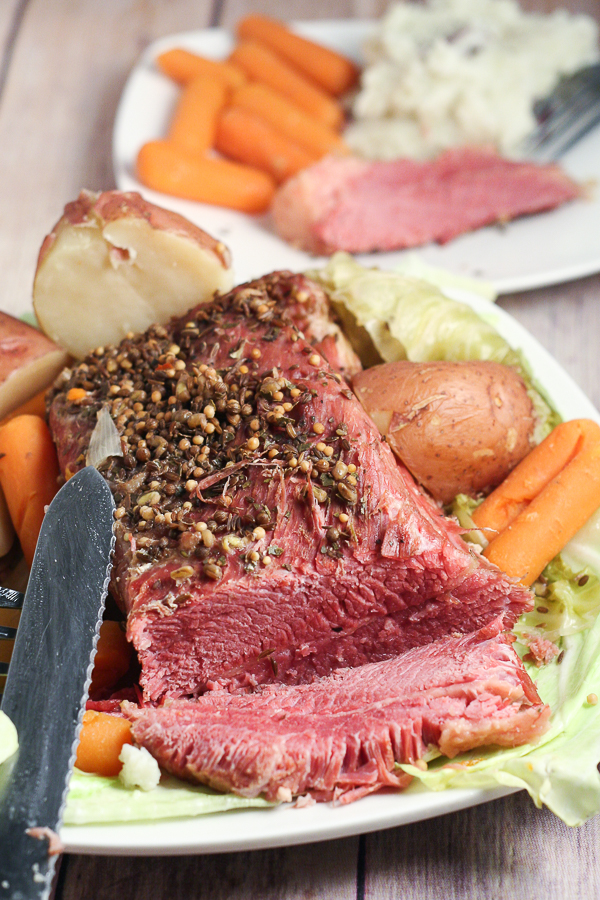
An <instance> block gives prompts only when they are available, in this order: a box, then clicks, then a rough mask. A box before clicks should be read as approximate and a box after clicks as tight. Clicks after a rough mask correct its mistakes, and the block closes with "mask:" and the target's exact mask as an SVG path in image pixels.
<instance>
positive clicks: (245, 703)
mask: <svg viewBox="0 0 600 900" xmlns="http://www.w3.org/2000/svg"><path fill="white" fill-rule="evenodd" d="M501 629H502V621H501V619H497V620H496V621H495V622H493V623H491V624H490V625H489V626H488V627H487V628H485V629H483V630H482V631H480V632H477V633H475V634H471V635H468V636H466V637H465V636H462V637H457V636H453V637H448V638H443V639H441V640H439V641H436V642H435V643H433V644H429V645H427V646H425V647H419V648H416V649H413V650H409V651H408V652H407V653H404V654H403V655H401V656H398V657H396V658H394V659H391V660H387V661H385V662H380V663H373V664H369V665H365V666H362V667H361V668H358V669H346V670H343V671H340V672H337V673H335V674H334V675H331V676H329V677H328V678H323V679H321V680H319V681H316V682H314V683H313V684H310V685H301V686H298V687H281V686H277V687H270V688H264V689H259V690H258V691H257V692H256V693H253V694H249V695H237V696H231V695H229V694H225V693H224V692H223V691H217V692H213V693H209V694H206V695H205V696H204V697H201V698H200V699H199V700H197V701H175V702H173V703H171V704H168V705H166V706H164V707H160V708H151V707H146V708H141V709H138V708H137V707H133V706H128V707H127V709H126V710H125V714H126V715H127V716H128V717H129V718H130V719H131V720H132V722H133V737H134V740H135V742H136V743H138V744H140V745H142V746H144V747H146V748H147V749H148V750H149V751H150V752H151V753H152V755H153V756H155V757H156V759H157V760H158V762H159V763H160V764H161V765H162V766H164V767H165V768H166V769H168V770H169V771H170V772H172V773H173V774H175V775H177V776H179V777H182V778H187V779H189V780H192V781H199V782H202V783H204V784H209V785H211V786H212V787H214V788H217V789H219V790H226V791H234V792H235V793H238V794H241V795H242V796H246V797H256V796H258V795H259V794H264V795H265V796H266V797H267V798H268V799H270V800H276V799H280V800H287V799H291V797H292V796H294V795H298V794H302V793H304V792H306V791H309V792H311V793H313V794H314V795H315V796H316V797H317V798H318V799H330V798H335V799H339V798H341V799H342V802H344V801H345V802H348V801H350V800H355V799H357V798H358V797H360V796H364V794H366V793H371V792H373V791H376V790H378V789H380V788H382V787H397V788H402V787H404V786H406V784H407V783H408V782H409V781H410V778H408V777H407V776H406V774H405V773H403V772H402V770H395V767H394V763H415V762H416V761H418V760H420V759H422V758H423V756H424V754H425V752H426V751H427V750H428V748H430V747H431V746H434V747H436V748H439V750H440V751H441V752H442V754H444V755H445V756H447V757H450V758H452V757H454V756H456V755H457V754H458V753H461V752H464V751H466V750H471V749H473V748H475V747H481V746H487V745H496V746H502V747H514V746H518V745H520V744H524V743H528V742H529V741H535V740H536V739H537V738H538V737H539V736H540V735H541V734H543V732H544V731H545V730H546V728H547V724H548V719H549V716H550V709H549V707H548V706H546V705H544V704H543V703H542V701H541V700H540V698H539V696H538V694H537V692H536V689H535V686H534V684H533V682H532V681H531V679H530V678H529V676H528V675H527V673H526V671H525V669H524V667H523V664H522V663H521V661H520V659H519V657H518V656H517V654H516V653H515V651H514V650H513V648H512V647H511V644H510V638H509V637H508V636H506V635H503V634H501V633H500V632H501Z"/></svg>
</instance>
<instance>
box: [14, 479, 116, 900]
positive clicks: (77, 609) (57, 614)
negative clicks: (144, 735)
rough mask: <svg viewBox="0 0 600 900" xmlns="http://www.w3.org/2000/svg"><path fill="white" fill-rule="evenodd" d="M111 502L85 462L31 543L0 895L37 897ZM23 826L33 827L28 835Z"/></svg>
mask: <svg viewBox="0 0 600 900" xmlns="http://www.w3.org/2000/svg"><path fill="white" fill-rule="evenodd" d="M113 511H114V501H113V498H112V494H111V492H110V489H109V487H108V485H107V483H106V481H105V480H104V478H103V477H102V476H101V475H100V474H99V473H98V472H97V471H96V469H94V468H92V467H91V466H88V467H87V468H85V469H82V470H81V471H80V472H78V473H77V474H76V475H74V476H73V477H72V478H71V479H69V481H67V483H66V484H65V485H64V487H62V488H61V489H60V491H59V492H58V494H57V495H56V497H55V498H54V500H53V501H52V503H51V504H50V506H49V508H48V510H47V512H46V515H45V516H44V520H43V523H42V529H41V532H40V536H39V539H38V543H37V547H36V551H35V556H34V560H33V563H32V567H31V573H30V576H29V581H28V585H27V590H26V592H25V599H24V602H23V611H22V613H21V618H20V621H19V626H18V629H17V635H16V639H15V646H14V650H13V654H12V658H11V661H10V666H9V670H8V678H7V681H6V687H5V690H4V695H3V698H2V706H1V709H2V711H3V712H5V713H6V714H7V715H8V716H9V718H10V719H12V721H13V723H14V725H15V726H16V729H17V733H18V736H19V749H18V751H17V752H16V753H15V754H14V756H13V757H12V758H11V760H8V761H7V762H6V763H4V765H2V766H0V898H2V900H34V898H35V900H44V898H47V897H48V896H49V893H50V889H51V884H52V878H53V874H54V868H55V864H56V858H57V857H56V855H54V854H51V853H49V850H53V848H52V847H51V846H50V839H51V838H52V835H53V834H57V833H58V830H59V828H60V824H61V820H62V813H63V808H64V805H65V801H66V796H67V789H68V784H69V780H70V777H71V772H72V769H73V765H74V762H75V753H76V749H77V741H78V739H79V731H80V729H81V722H82V718H83V711H84V707H85V701H86V698H87V692H88V688H89V684H90V678H91V672H92V665H93V659H94V656H95V653H96V643H97V639H98V631H99V628H100V623H101V620H102V613H103V611H104V603H105V600H106V594H107V590H108V581H109V576H110V558H111V553H112V549H113V544H114V537H113ZM32 829H33V832H32Z"/></svg>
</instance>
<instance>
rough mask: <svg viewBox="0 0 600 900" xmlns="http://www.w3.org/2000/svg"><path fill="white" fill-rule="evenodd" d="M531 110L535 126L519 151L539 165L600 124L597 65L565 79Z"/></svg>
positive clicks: (599, 70) (551, 158) (598, 73)
mask: <svg viewBox="0 0 600 900" xmlns="http://www.w3.org/2000/svg"><path fill="white" fill-rule="evenodd" d="M534 111H535V114H536V117H537V119H538V126H537V128H536V129H535V131H533V132H532V133H531V134H530V135H529V136H528V137H527V138H526V139H525V140H524V141H523V142H522V144H521V147H520V148H519V149H520V152H521V153H522V154H523V155H524V156H527V157H529V158H531V159H534V160H536V161H538V162H547V161H550V160H553V159H557V158H558V157H559V156H560V155H561V154H562V153H564V151H565V150H567V149H568V148H569V147H571V146H572V145H573V144H574V143H575V141H577V140H578V139H579V138H580V137H582V136H583V135H584V134H586V132H588V131H589V130H590V129H591V128H592V127H593V126H594V125H595V124H596V123H597V122H598V121H600V64H595V65H592V66H587V67H586V68H585V69H581V70H580V71H579V72H577V73H575V75H572V76H571V77H569V78H565V79H564V80H563V81H562V82H561V83H560V84H559V85H558V87H557V88H556V89H555V90H554V91H553V92H552V94H550V96H548V97H546V98H545V99H544V100H540V101H538V102H537V103H536V105H535V107H534Z"/></svg>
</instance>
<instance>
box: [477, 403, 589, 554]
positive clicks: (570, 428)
mask: <svg viewBox="0 0 600 900" xmlns="http://www.w3.org/2000/svg"><path fill="white" fill-rule="evenodd" d="M598 442H600V425H597V424H596V422H593V421H592V420H591V419H572V420H571V421H569V422H562V423H561V424H560V425H558V426H557V427H556V428H555V429H554V430H553V431H551V432H550V434H549V435H548V437H547V438H546V439H545V440H543V441H542V443H541V444H538V446H537V447H534V449H533V450H532V451H531V452H530V453H528V454H527V456H526V457H525V458H524V459H523V460H521V462H520V463H519V465H518V466H517V467H516V468H515V469H513V471H512V472H511V473H510V475H508V476H507V477H506V478H505V479H504V481H503V482H502V484H500V485H499V486H498V487H497V488H496V490H495V491H493V492H492V493H491V494H490V495H489V496H488V497H486V499H485V500H484V501H483V503H482V504H481V505H480V506H478V507H477V509H476V510H475V511H474V513H473V521H474V522H475V524H476V525H477V527H478V528H481V529H487V530H489V532H490V534H489V535H488V538H489V539H490V540H491V539H493V537H494V532H498V533H500V532H501V531H504V529H505V528H507V527H508V526H509V525H510V524H511V522H513V521H514V520H515V519H516V517H517V516H518V515H519V513H521V512H523V510H524V509H526V507H527V506H528V505H529V504H530V503H531V501H532V500H533V499H534V498H535V497H537V495H538V494H539V493H541V491H542V490H543V489H544V488H545V487H546V485H547V484H549V483H550V482H551V481H552V479H553V478H556V476H557V475H558V474H559V473H560V472H562V470H563V469H564V468H565V466H566V465H568V463H569V462H570V461H571V460H572V459H574V457H575V456H576V455H577V454H579V453H581V452H582V451H583V450H586V449H588V448H590V447H592V446H593V445H594V444H596V443H598Z"/></svg>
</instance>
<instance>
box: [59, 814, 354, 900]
mask: <svg viewBox="0 0 600 900" xmlns="http://www.w3.org/2000/svg"><path fill="white" fill-rule="evenodd" d="M298 815H302V811H301V810H298ZM357 852H358V838H347V839H345V840H340V841H328V842H326V843H322V844H311V845H307V846H303V847H290V848H280V849H277V850H259V851H256V852H254V853H227V854H223V855H218V856H181V857H165V858H163V859H147V858H139V857H138V858H129V859H128V858H112V859H106V858H104V857H81V856H79V857H78V856H74V857H69V858H67V862H66V865H67V870H66V873H65V876H64V879H63V889H62V894H61V897H60V898H57V900H81V898H83V897H86V898H87V897H90V898H91V897H93V898H94V900H115V898H117V897H118V898H119V900H150V898H152V900H283V898H284V897H285V900H316V898H318V900H355V897H356V879H355V871H356V858H357Z"/></svg>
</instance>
